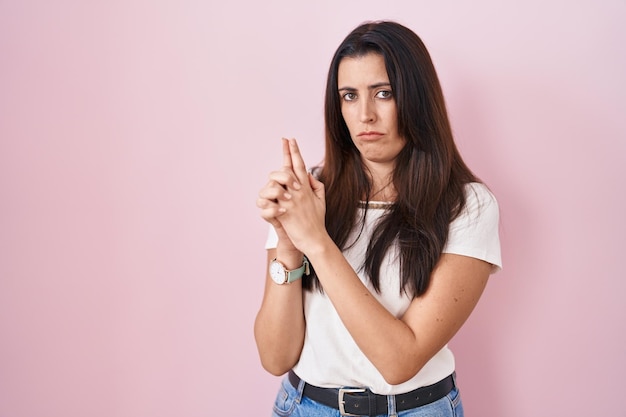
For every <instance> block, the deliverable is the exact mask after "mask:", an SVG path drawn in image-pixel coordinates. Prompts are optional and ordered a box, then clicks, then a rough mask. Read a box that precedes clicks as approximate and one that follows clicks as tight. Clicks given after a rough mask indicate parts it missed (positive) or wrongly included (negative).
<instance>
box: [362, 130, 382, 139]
mask: <svg viewBox="0 0 626 417" xmlns="http://www.w3.org/2000/svg"><path fill="white" fill-rule="evenodd" d="M381 136H383V134H382V133H380V132H375V131H367V132H361V133H359V134H358V135H357V137H358V138H359V139H363V140H373V139H378V138H380V137H381Z"/></svg>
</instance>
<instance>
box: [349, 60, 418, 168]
mask: <svg viewBox="0 0 626 417" xmlns="http://www.w3.org/2000/svg"><path fill="white" fill-rule="evenodd" d="M337 75H338V78H337V84H338V88H339V96H340V100H341V113H342V115H343V119H344V120H345V122H346V125H347V126H348V130H349V131H350V137H351V138H352V141H353V142H354V145H355V146H356V147H357V149H358V150H359V152H360V153H361V158H362V160H363V162H364V163H365V164H366V166H367V167H368V168H369V169H370V170H371V171H372V172H377V173H380V174H381V175H385V176H386V175H389V174H390V173H391V171H392V170H393V167H394V165H395V159H396V157H397V156H398V154H399V153H400V151H401V150H402V148H403V147H404V145H405V143H406V141H405V139H404V138H403V137H401V136H400V134H399V133H398V113H397V107H396V100H395V97H394V95H393V92H392V91H391V84H390V83H389V77H388V76H387V70H386V69H385V60H384V59H383V57H382V56H381V55H379V54H376V53H369V54H367V55H365V56H361V57H355V58H352V57H346V58H343V59H342V60H341V62H340V63H339V71H338V74H337Z"/></svg>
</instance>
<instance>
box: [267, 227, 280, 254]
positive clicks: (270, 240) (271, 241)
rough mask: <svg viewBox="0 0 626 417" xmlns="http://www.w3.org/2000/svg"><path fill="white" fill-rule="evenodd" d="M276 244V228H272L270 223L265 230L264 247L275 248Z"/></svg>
mask: <svg viewBox="0 0 626 417" xmlns="http://www.w3.org/2000/svg"><path fill="white" fill-rule="evenodd" d="M277 245H278V235H277V234H276V230H274V226H272V225H271V224H270V227H269V230H268V231H267V239H266V240H265V249H276V246H277Z"/></svg>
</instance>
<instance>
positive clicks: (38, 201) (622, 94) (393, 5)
mask: <svg viewBox="0 0 626 417" xmlns="http://www.w3.org/2000/svg"><path fill="white" fill-rule="evenodd" d="M381 18H391V19H396V20H398V21H400V22H401V23H404V24H406V25H408V26H410V27H411V28H413V29H414V30H415V31H416V32H417V33H418V34H419V35H420V36H421V37H422V38H423V40H424V41H425V43H426V44H427V46H428V47H429V49H430V51H431V53H432V56H433V59H434V61H435V65H436V66H437V68H438V70H439V74H440V77H441V81H442V84H443V87H444V91H445V94H446V98H447V100H448V105H449V110H450V114H451V118H452V122H453V127H454V131H455V133H456V137H457V141H458V144H459V146H460V148H461V151H462V153H463V155H464V157H465V158H466V160H467V162H468V163H469V164H470V166H471V167H472V168H473V169H474V170H475V171H476V173H477V174H478V175H479V176H480V177H482V179H483V180H484V181H485V182H487V183H488V184H489V185H490V187H491V188H492V189H493V191H494V192H495V193H496V195H497V196H498V198H499V201H500V206H501V210H502V233H501V237H502V244H503V253H504V262H505V269H504V270H503V271H502V272H501V273H499V274H498V275H496V276H494V277H493V278H492V280H491V282H490V284H489V286H488V289H487V291H486V293H485V295H484V298H483V299H482V300H481V303H480V304H479V307H478V308H477V310H476V311H475V314H474V315H473V316H472V317H471V318H470V320H469V322H468V323H467V325H466V326H465V327H464V328H463V329H462V331H461V332H460V333H459V334H458V336H457V337H456V338H455V339H454V340H453V342H452V345H453V348H454V350H455V352H456V354H457V358H458V361H459V364H458V371H459V382H460V384H461V386H462V390H463V395H464V400H465V406H466V412H467V415H468V416H487V417H501V416H507V417H528V416H533V417H540V416H565V415H567V416H581V417H582V416H600V415H620V416H626V406H624V405H623V403H622V402H621V398H615V395H616V394H617V395H618V396H619V393H620V392H621V388H623V387H624V381H623V376H624V374H626V355H625V352H626V334H625V331H624V319H625V318H626V309H625V307H624V302H623V301H622V298H623V295H624V293H625V292H626V283H625V281H626V280H625V279H624V278H625V273H624V267H623V264H620V262H621V261H622V260H623V258H624V249H625V248H626V238H625V234H626V227H625V226H626V225H625V221H624V213H625V212H626V204H625V198H624V191H625V187H624V185H623V176H624V163H625V162H626V160H625V159H626V158H625V154H626V126H625V124H624V116H623V113H624V110H625V109H624V100H626V77H625V74H626V53H625V51H626V50H625V49H624V45H625V43H626V30H625V29H624V28H625V26H624V21H626V3H624V1H623V0H613V1H610V0H605V1H595V0H581V1H575V2H565V1H556V0H549V1H538V0H530V1H528V0H527V1H518V2H502V1H499V0H475V1H471V2H457V3H456V4H453V3H452V2H441V1H434V0H432V1H426V0H425V1H404V2H401V1H395V2H394V1H389V2H380V1H373V0H367V1H364V0H352V1H342V2H330V1H327V2H324V1H321V2H311V3H310V4H309V5H308V6H307V5H302V4H301V3H300V2H297V1H293V0H291V1H287V0H276V1H271V2H255V1H249V2H247V3H240V2H236V1H233V2H225V1H220V2H216V1H212V2H211V1H209V2H199V1H188V0H183V1H162V0H158V1H140V0H130V1H110V2H84V1H78V0H59V1H54V2H51V1H44V0H19V1H18V0H14V1H10V0H6V1H1V2H0V416H2V417H44V416H63V417H74V416H76V417H78V416H81V417H82V416H90V417H111V416H115V417H171V416H185V417H200V416H215V415H234V416H244V415H258V416H262V415H266V416H269V414H270V408H271V404H272V402H273V398H274V395H275V392H276V388H277V385H278V382H279V379H278V378H276V377H273V376H271V375H269V374H267V373H265V372H264V371H263V370H262V369H261V367H260V364H259V361H258V358H257V354H256V349H255V346H254V341H253V336H252V324H253V320H254V316H255V313H256V310H257V308H258V306H259V303H260V300H261V294H262V281H263V278H264V262H265V253H264V250H263V243H264V239H265V233H266V230H267V227H266V225H265V223H263V222H262V220H261V219H260V218H259V216H258V212H257V209H256V207H255V199H256V194H257V191H258V190H259V188H260V187H261V186H262V185H263V184H264V182H265V178H266V174H267V172H268V171H269V170H271V169H273V168H275V167H277V166H278V165H279V164H280V142H279V138H280V137H281V136H293V137H297V138H299V139H300V141H301V146H302V148H303V153H304V155H305V157H306V159H307V161H308V163H309V164H313V163H316V162H318V161H319V160H320V158H321V156H322V150H323V146H322V132H323V128H322V94H323V87H324V82H325V75H326V71H327V66H328V63H329V60H330V57H331V55H332V53H333V52H334V49H335V48H336V47H337V45H338V44H339V42H340V41H341V40H342V39H343V37H344V36H345V35H346V34H347V33H348V32H349V31H350V30H351V29H352V28H354V27H355V26H356V25H357V24H359V23H361V22H362V21H364V20H369V19H381Z"/></svg>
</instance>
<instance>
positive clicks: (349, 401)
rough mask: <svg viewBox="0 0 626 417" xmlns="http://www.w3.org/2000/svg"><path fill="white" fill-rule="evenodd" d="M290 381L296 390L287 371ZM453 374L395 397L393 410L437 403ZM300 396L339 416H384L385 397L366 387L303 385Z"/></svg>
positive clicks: (296, 381) (295, 378)
mask: <svg viewBox="0 0 626 417" xmlns="http://www.w3.org/2000/svg"><path fill="white" fill-rule="evenodd" d="M289 382H291V385H293V386H294V387H295V388H298V385H299V384H300V377H299V376H298V375H296V374H295V372H293V371H289ZM454 386H455V383H454V373H453V374H452V375H450V376H448V377H447V378H444V379H442V380H441V381H439V382H437V383H436V384H433V385H429V386H427V387H421V388H418V389H416V390H413V391H411V392H407V393H405V394H398V395H396V396H395V397H396V410H397V411H404V410H409V409H411V408H416V407H421V406H423V405H426V404H430V403H432V402H434V401H437V400H439V399H441V398H443V397H445V396H446V395H448V393H449V392H450V391H452V388H454ZM303 394H304V395H305V396H307V397H309V398H310V399H312V400H313V401H317V402H318V403H322V404H324V405H327V406H329V407H333V408H335V409H337V410H339V411H340V412H341V415H342V416H377V415H379V414H387V396H386V395H380V394H374V393H373V392H371V391H370V390H369V389H365V388H320V387H316V386H314V385H309V384H307V383H305V385H304V392H303Z"/></svg>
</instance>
